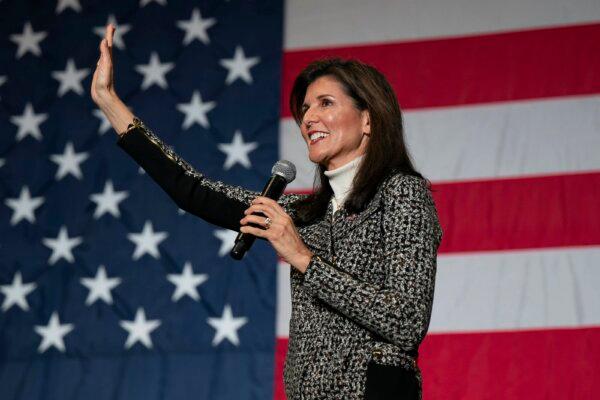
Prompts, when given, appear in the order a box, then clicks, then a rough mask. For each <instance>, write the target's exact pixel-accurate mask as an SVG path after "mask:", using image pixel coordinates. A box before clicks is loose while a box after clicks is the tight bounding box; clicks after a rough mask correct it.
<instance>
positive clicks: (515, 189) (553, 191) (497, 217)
mask: <svg viewBox="0 0 600 400" xmlns="http://www.w3.org/2000/svg"><path fill="white" fill-rule="evenodd" d="M432 189H433V198H434V200H435V203H436V207H437V210H438V215H439V218H440V224H441V225H442V230H443V232H444V234H443V238H442V244H441V246H440V248H439V252H440V253H455V252H473V251H497V250H516V249H533V248H547V247H567V246H589V245H599V244H600V223H598V221H600V172H590V173H582V174H570V175H555V176H541V177H524V178H523V177H520V178H503V179H494V180H485V181H483V180H482V181H470V182H466V181H462V182H453V183H435V182H433V183H432ZM309 192H310V191H294V193H309Z"/></svg>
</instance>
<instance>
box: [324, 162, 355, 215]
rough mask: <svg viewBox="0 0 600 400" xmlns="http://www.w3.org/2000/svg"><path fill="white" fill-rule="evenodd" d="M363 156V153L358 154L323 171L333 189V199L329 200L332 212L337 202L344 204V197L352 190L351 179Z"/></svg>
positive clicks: (334, 210) (335, 208)
mask: <svg viewBox="0 0 600 400" xmlns="http://www.w3.org/2000/svg"><path fill="white" fill-rule="evenodd" d="M363 157H364V155H362V156H358V157H356V158H355V159H354V160H352V161H350V162H349V163H346V164H344V165H342V166H341V167H339V168H336V169H332V170H329V171H325V175H326V176H327V178H328V179H329V184H330V185H331V188H332V189H333V197H334V198H335V201H333V198H332V200H331V202H332V204H333V212H336V210H337V205H338V204H339V205H340V206H342V205H343V204H344V201H345V200H346V197H347V196H348V194H350V192H351V191H352V180H353V179H354V175H356V171H358V165H359V164H360V161H361V160H362V159H363ZM336 201H337V204H336Z"/></svg>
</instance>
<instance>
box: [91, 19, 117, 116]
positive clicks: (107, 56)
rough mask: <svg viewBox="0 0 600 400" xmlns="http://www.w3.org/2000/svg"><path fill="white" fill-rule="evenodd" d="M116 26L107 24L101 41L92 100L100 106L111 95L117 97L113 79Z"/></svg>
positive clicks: (93, 80)
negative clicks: (113, 49)
mask: <svg viewBox="0 0 600 400" xmlns="http://www.w3.org/2000/svg"><path fill="white" fill-rule="evenodd" d="M114 33H115V27H114V26H113V25H112V24H108V25H107V26H106V33H105V34H104V39H102V41H101V42H100V58H99V59H98V63H97V64H96V71H94V77H93V78H92V88H91V94H92V100H94V102H95V103H96V104H97V105H98V106H100V105H101V104H103V103H105V102H107V101H109V99H110V98H111V96H115V97H116V92H115V86H114V80H113V58H112V47H113V35H114Z"/></svg>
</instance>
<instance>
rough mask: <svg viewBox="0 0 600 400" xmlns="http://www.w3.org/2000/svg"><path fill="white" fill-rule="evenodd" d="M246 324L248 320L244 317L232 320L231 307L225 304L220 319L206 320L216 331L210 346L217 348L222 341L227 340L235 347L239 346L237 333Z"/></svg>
mask: <svg viewBox="0 0 600 400" xmlns="http://www.w3.org/2000/svg"><path fill="white" fill-rule="evenodd" d="M247 322H248V318H246V317H238V318H234V317H233V314H232V312H231V306H230V305H229V304H226V305H225V308H224V309H223V315H222V316H221V318H208V324H209V325H210V326H212V327H213V328H215V329H216V332H215V337H214V338H213V341H212V345H213V346H217V345H218V344H219V343H221V342H222V341H223V339H227V340H229V341H230V342H231V343H233V344H234V345H235V346H238V345H239V344H240V339H239V338H238V334H237V331H238V329H240V328H241V327H242V326H244V325H246V323H247Z"/></svg>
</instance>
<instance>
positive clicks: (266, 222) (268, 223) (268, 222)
mask: <svg viewBox="0 0 600 400" xmlns="http://www.w3.org/2000/svg"><path fill="white" fill-rule="evenodd" d="M271 222H273V221H272V220H271V218H269V217H267V218H265V229H269V228H270V227H271Z"/></svg>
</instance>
